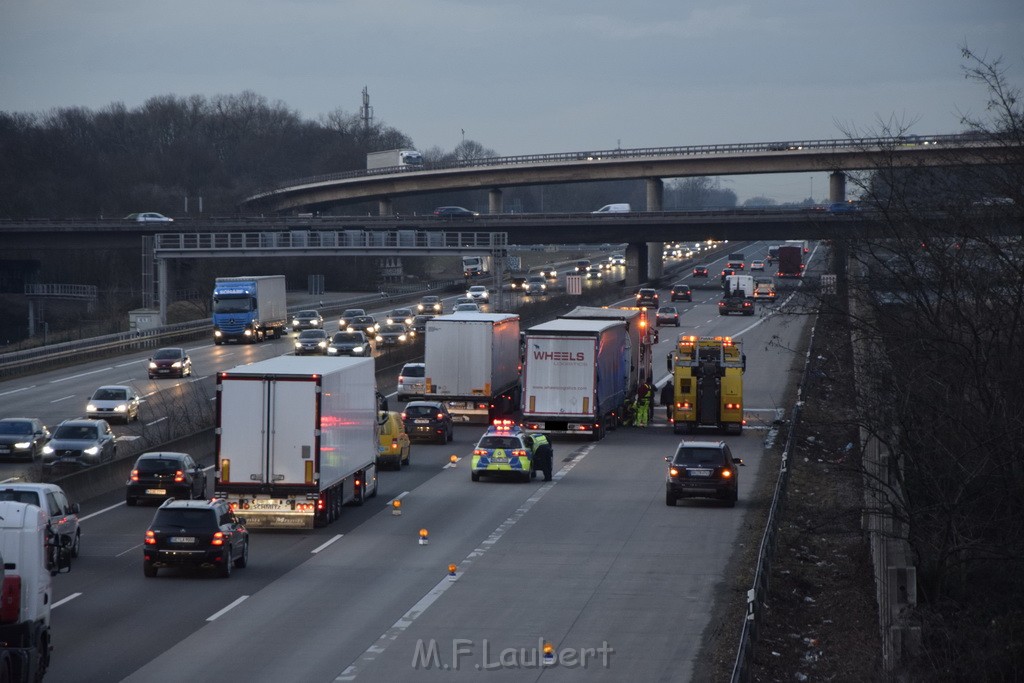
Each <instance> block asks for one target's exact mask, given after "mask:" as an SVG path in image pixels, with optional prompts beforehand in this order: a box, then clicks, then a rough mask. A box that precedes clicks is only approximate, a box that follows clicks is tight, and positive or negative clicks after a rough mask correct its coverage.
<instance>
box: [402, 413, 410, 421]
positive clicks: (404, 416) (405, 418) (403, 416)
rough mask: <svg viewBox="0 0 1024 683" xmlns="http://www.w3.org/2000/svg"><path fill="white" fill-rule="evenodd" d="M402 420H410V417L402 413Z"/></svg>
mask: <svg viewBox="0 0 1024 683" xmlns="http://www.w3.org/2000/svg"><path fill="white" fill-rule="evenodd" d="M402 419H403V420H408V419H409V416H408V415H406V414H405V413H404V412H403V413H402Z"/></svg>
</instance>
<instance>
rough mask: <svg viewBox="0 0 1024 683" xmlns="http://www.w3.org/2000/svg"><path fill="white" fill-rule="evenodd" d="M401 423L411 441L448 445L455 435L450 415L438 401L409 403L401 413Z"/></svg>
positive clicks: (446, 408)
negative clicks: (427, 440)
mask: <svg viewBox="0 0 1024 683" xmlns="http://www.w3.org/2000/svg"><path fill="white" fill-rule="evenodd" d="M402 422H403V423H405V432H406V434H408V435H409V438H410V439H411V440H413V441H415V440H416V439H429V440H431V441H437V442H438V443H448V442H449V441H451V440H452V436H453V435H454V433H455V427H454V423H453V422H452V415H451V413H449V412H448V407H447V406H446V405H445V404H444V403H441V402H440V401H410V402H409V403H408V404H407V405H406V406H405V410H403V411H402Z"/></svg>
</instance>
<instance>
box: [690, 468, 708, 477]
mask: <svg viewBox="0 0 1024 683" xmlns="http://www.w3.org/2000/svg"><path fill="white" fill-rule="evenodd" d="M690 476H693V477H710V476H711V470H690Z"/></svg>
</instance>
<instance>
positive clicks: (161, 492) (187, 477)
mask: <svg viewBox="0 0 1024 683" xmlns="http://www.w3.org/2000/svg"><path fill="white" fill-rule="evenodd" d="M205 497H206V473H205V472H203V468H202V466H201V465H200V464H199V463H197V462H196V461H195V460H193V459H192V456H191V455H189V454H188V453H173V452H158V453H143V454H142V455H140V456H139V459H138V460H136V461H135V466H134V467H133V468H132V471H131V474H130V475H129V476H128V481H127V483H126V490H125V498H124V500H125V505H135V504H136V503H137V502H138V501H140V500H159V501H164V500H167V499H168V498H176V499H178V500H180V499H182V498H184V499H186V500H191V499H202V498H205Z"/></svg>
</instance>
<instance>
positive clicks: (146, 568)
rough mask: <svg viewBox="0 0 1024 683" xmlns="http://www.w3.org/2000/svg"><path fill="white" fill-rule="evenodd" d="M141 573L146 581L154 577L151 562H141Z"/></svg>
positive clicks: (153, 568)
mask: <svg viewBox="0 0 1024 683" xmlns="http://www.w3.org/2000/svg"><path fill="white" fill-rule="evenodd" d="M142 573H143V574H144V575H145V576H146V578H147V579H152V578H153V577H154V576H156V567H154V566H153V563H152V562H143V563H142Z"/></svg>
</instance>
